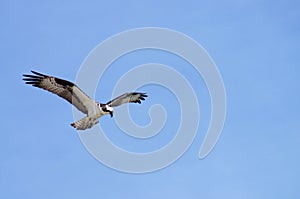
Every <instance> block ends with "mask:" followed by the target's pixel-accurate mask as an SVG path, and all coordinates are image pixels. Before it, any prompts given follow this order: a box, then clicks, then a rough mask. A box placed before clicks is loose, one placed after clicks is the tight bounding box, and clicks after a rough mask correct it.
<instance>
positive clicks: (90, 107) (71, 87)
mask: <svg viewBox="0 0 300 199" xmlns="http://www.w3.org/2000/svg"><path fill="white" fill-rule="evenodd" d="M31 72H32V73H33V74H31V75H28V74H24V75H23V76H24V78H23V80H24V81H25V83H26V84H31V85H32V86H34V87H38V88H41V89H44V90H47V91H49V92H51V93H54V94H56V95H58V96H60V97H62V98H64V99H65V100H67V101H68V102H70V103H71V104H73V106H75V107H76V108H77V109H78V110H79V111H81V112H82V113H84V114H86V117H84V118H82V119H81V120H78V121H76V122H74V123H72V124H71V126H73V127H74V128H75V129H77V130H85V129H88V128H92V127H93V126H94V125H95V124H97V123H99V121H98V119H99V118H100V117H102V116H103V115H106V114H110V116H111V117H113V112H114V109H113V107H116V106H120V105H122V104H125V103H139V104H140V103H141V101H142V100H145V98H146V97H148V96H147V95H146V93H140V92H128V93H124V94H123V95H120V96H119V97H117V98H115V99H113V100H110V101H109V102H107V103H99V102H96V101H95V100H93V99H92V98H90V97H89V96H88V95H86V94H85V93H84V92H83V91H82V90H81V89H80V88H79V87H78V86H77V85H76V84H74V83H72V82H69V81H67V80H64V79H60V78H57V77H53V76H48V75H44V74H41V73H38V72H35V71H31Z"/></svg>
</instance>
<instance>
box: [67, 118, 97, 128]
mask: <svg viewBox="0 0 300 199" xmlns="http://www.w3.org/2000/svg"><path fill="white" fill-rule="evenodd" d="M97 123H99V121H98V119H97V118H94V117H88V116H87V117H84V118H82V119H81V120H78V121H77V122H74V123H72V124H71V126H72V127H74V128H75V129H77V130H85V129H89V128H92V127H93V126H94V125H95V124H97Z"/></svg>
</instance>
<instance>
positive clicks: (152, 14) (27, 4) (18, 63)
mask: <svg viewBox="0 0 300 199" xmlns="http://www.w3.org/2000/svg"><path fill="white" fill-rule="evenodd" d="M299 19H300V3H299V2H298V1H292V0H288V1H258V0H251V1H247V0H245V1H244V0H242V1H235V0H229V1H220V0H213V1H143V2H141V1H126V2H125V1H119V2H118V1H48V2H43V1H14V0H12V1H1V2H0V26H1V31H0V40H1V45H0V52H1V59H0V63H1V67H0V72H1V78H0V81H1V84H0V87H1V92H2V94H1V102H2V107H1V108H2V114H1V139H0V149H1V150H0V156H1V163H0V198H31V199H32V198H72V199H78V198H206V199H207V198H212V199H215V198H236V199H241V198H243V199H246V198H249V199H250V198H251V199H253V198H263V199H267V198H270V199H275V198H278V199H279V198H295V199H296V198H300V192H299V189H300V182H299V179H300V169H299V168H300V156H299V153H300V120H299V119H300V117H299V113H300V104H299V102H300V92H299V91H300V78H299V73H300V69H299V52H300V38H299V35H300V21H299ZM145 26H156V27H164V28H170V29H174V30H177V31H180V32H183V33H184V34H187V35H189V36H190V37H192V38H194V39H195V40H196V41H197V42H199V43H200V44H201V45H203V47H204V48H205V49H206V50H207V51H208V53H209V54H210V55H211V57H212V58H213V60H214V61H215V63H216V64H217V66H218V68H219V70H220V72H221V74H222V77H223V80H224V84H225V87H226V93H227V100H228V101H227V111H228V112H227V118H226V123H225V126H224V130H223V133H222V135H221V137H220V139H219V142H218V143H217V145H216V147H215V148H214V150H213V151H212V152H211V153H210V155H209V156H208V157H206V158H205V159H203V160H199V159H198V150H199V147H200V145H201V143H202V141H203V137H204V133H205V129H206V128H207V126H208V121H209V117H210V116H209V113H210V109H209V108H208V107H209V95H208V93H207V90H205V86H204V83H203V81H202V80H201V77H198V78H196V77H194V76H193V71H191V70H189V69H186V68H187V67H186V66H183V65H184V64H185V63H183V62H182V61H180V59H178V58H174V57H172V56H169V55H167V54H165V53H163V52H161V53H159V52H141V53H140V54H139V53H136V54H133V55H129V56H128V57H124V59H120V60H119V61H118V62H116V63H114V65H113V66H112V67H111V68H110V69H109V70H110V71H111V72H109V71H108V72H107V73H106V74H105V76H104V80H103V81H104V82H103V83H101V84H99V86H98V90H97V94H96V97H97V100H99V101H104V102H105V101H107V100H109V99H110V97H111V92H112V88H113V84H114V83H115V81H116V80H117V79H118V78H119V77H120V75H121V74H122V73H124V71H125V72H126V70H127V69H130V68H132V67H134V66H137V65H139V64H143V63H149V62H157V63H164V64H169V65H170V66H172V67H174V68H175V69H177V70H179V71H181V72H182V73H183V74H184V75H185V76H186V77H187V78H188V79H191V80H192V81H195V82H196V83H197V82H198V83H199V85H200V86H199V92H197V97H198V98H199V99H200V100H199V103H200V108H201V116H202V117H201V118H202V119H201V121H200V123H201V125H200V128H199V132H198V134H197V137H196V139H195V141H194V143H193V144H192V145H191V147H190V148H189V150H188V151H187V152H186V153H185V154H184V155H183V156H182V157H181V158H180V159H179V160H178V161H176V162H175V163H174V164H172V165H171V166H169V167H167V168H165V169H163V170H160V171H157V172H153V173H148V174H139V175H136V174H127V173H122V172H118V171H115V170H113V169H110V168H108V167H106V166H104V165H102V164H101V163H99V162H98V161H97V160H95V159H94V158H93V157H92V156H91V155H90V154H89V153H88V152H87V151H86V149H85V148H84V146H83V145H82V143H81V142H80V139H79V136H78V133H77V132H76V131H75V130H74V129H72V128H71V127H70V126H69V124H70V123H71V122H73V116H72V112H71V110H72V109H71V106H70V105H69V104H68V103H66V102H64V101H63V100H61V99H59V98H58V97H56V96H54V95H51V94H49V93H47V92H44V91H42V90H38V89H35V88H32V87H29V86H27V85H25V84H24V83H23V81H22V74H23V73H28V72H29V71H30V70H32V69H34V70H37V71H40V72H44V73H47V74H51V75H56V76H59V77H63V78H66V79H68V80H72V81H73V80H75V77H76V74H77V70H78V69H79V67H80V65H81V63H82V62H83V60H84V59H85V57H86V56H87V55H88V53H89V52H90V51H91V50H92V49H93V48H94V47H95V46H96V45H97V44H99V43H100V42H101V41H103V40H105V39H106V38H108V37H109V36H112V35H114V34H117V33H119V32H121V31H125V30H128V29H132V28H138V27H145ZM175 42H176V41H175ZM181 64H183V65H181ZM122 66H124V67H125V68H122ZM183 67H184V69H183ZM125 69H126V70H125ZM199 79H200V80H199ZM104 85H105V86H104ZM106 85H111V86H106ZM197 85H198V84H197ZM201 85H202V86H201ZM142 90H143V91H146V92H147V93H149V98H148V99H147V101H146V102H145V103H144V106H139V110H136V111H137V112H136V114H135V112H134V111H135V109H134V110H132V115H133V118H135V119H136V120H137V123H140V124H147V123H148V122H149V118H148V117H147V110H148V108H149V107H150V106H151V105H152V104H155V103H162V104H163V105H165V106H166V109H167V111H168V113H169V117H168V121H167V122H169V123H167V124H166V125H167V126H166V128H164V129H163V132H161V133H162V134H163V135H164V133H165V134H166V136H165V137H162V139H161V140H159V139H157V138H155V139H156V141H155V142H149V143H148V142H145V141H141V143H142V144H141V143H140V142H139V140H134V141H128V139H130V138H129V137H126V136H124V135H123V134H122V132H117V130H116V131H111V134H109V135H108V137H110V138H111V139H112V140H113V141H114V142H115V143H116V144H117V145H118V146H120V147H123V148H125V149H128V150H134V151H137V152H140V151H141V152H143V151H148V150H150V149H155V148H159V147H161V146H163V144H164V143H167V142H168V140H170V139H171V138H172V136H174V135H171V134H168V133H170V132H173V131H174V129H176V128H177V127H178V126H177V124H178V122H179V119H178V110H177V108H178V107H177V105H176V103H177V102H176V100H175V99H174V96H172V94H171V93H169V92H168V91H166V90H164V89H162V88H160V87H155V86H148V87H147V86H146V87H143V88H142ZM102 92H104V93H103V94H102ZM158 93H159V94H158ZM167 102H169V105H168V104H167ZM170 102H171V103H170ZM115 114H117V110H116V113H115ZM145 115H146V116H145ZM191 117H192V116H191ZM100 124H101V125H102V126H104V125H105V128H108V129H114V128H115V127H114V125H115V124H114V123H113V120H112V119H110V118H109V117H104V118H102V119H101V120H100ZM110 127H111V128H110ZM131 142H134V143H135V144H133V145H131V144H128V143H131ZM152 143H154V144H153V145H152ZM132 146H135V147H132ZM144 146H145V148H144Z"/></svg>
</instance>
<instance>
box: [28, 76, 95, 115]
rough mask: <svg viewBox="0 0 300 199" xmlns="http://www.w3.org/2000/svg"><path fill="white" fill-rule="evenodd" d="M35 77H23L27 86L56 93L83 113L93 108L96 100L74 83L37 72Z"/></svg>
mask: <svg viewBox="0 0 300 199" xmlns="http://www.w3.org/2000/svg"><path fill="white" fill-rule="evenodd" d="M31 72H32V73H33V74H34V75H26V74H25V75H23V76H24V78H23V80H24V81H25V83H26V84H31V85H32V86H34V87H38V88H42V89H44V90H47V91H49V92H51V93H54V94H56V95H58V96H60V97H62V98H64V99H65V100H67V101H68V102H70V103H71V104H73V105H74V106H75V107H76V108H77V109H78V110H80V111H81V112H83V113H85V114H88V112H89V107H93V105H94V104H95V102H94V100H93V99H91V98H90V97H89V96H87V95H86V94H85V93H84V92H83V91H82V90H80V88H78V87H77V86H76V85H75V84H74V83H72V82H69V81H67V80H64V79H60V78H57V77H52V76H48V75H44V74H41V73H38V72H35V71H31Z"/></svg>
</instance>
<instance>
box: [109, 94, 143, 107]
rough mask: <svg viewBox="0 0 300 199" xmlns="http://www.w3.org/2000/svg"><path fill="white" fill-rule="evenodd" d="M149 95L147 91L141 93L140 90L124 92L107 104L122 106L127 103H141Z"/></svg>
mask: <svg viewBox="0 0 300 199" xmlns="http://www.w3.org/2000/svg"><path fill="white" fill-rule="evenodd" d="M146 97H148V95H146V93H139V92H130V93H124V94H123V95H120V96H119V97H116V98H115V99H113V100H111V101H109V102H107V103H106V104H107V105H109V106H111V107H115V106H120V105H122V104H125V103H139V104H140V103H141V101H142V100H145V98H146Z"/></svg>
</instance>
